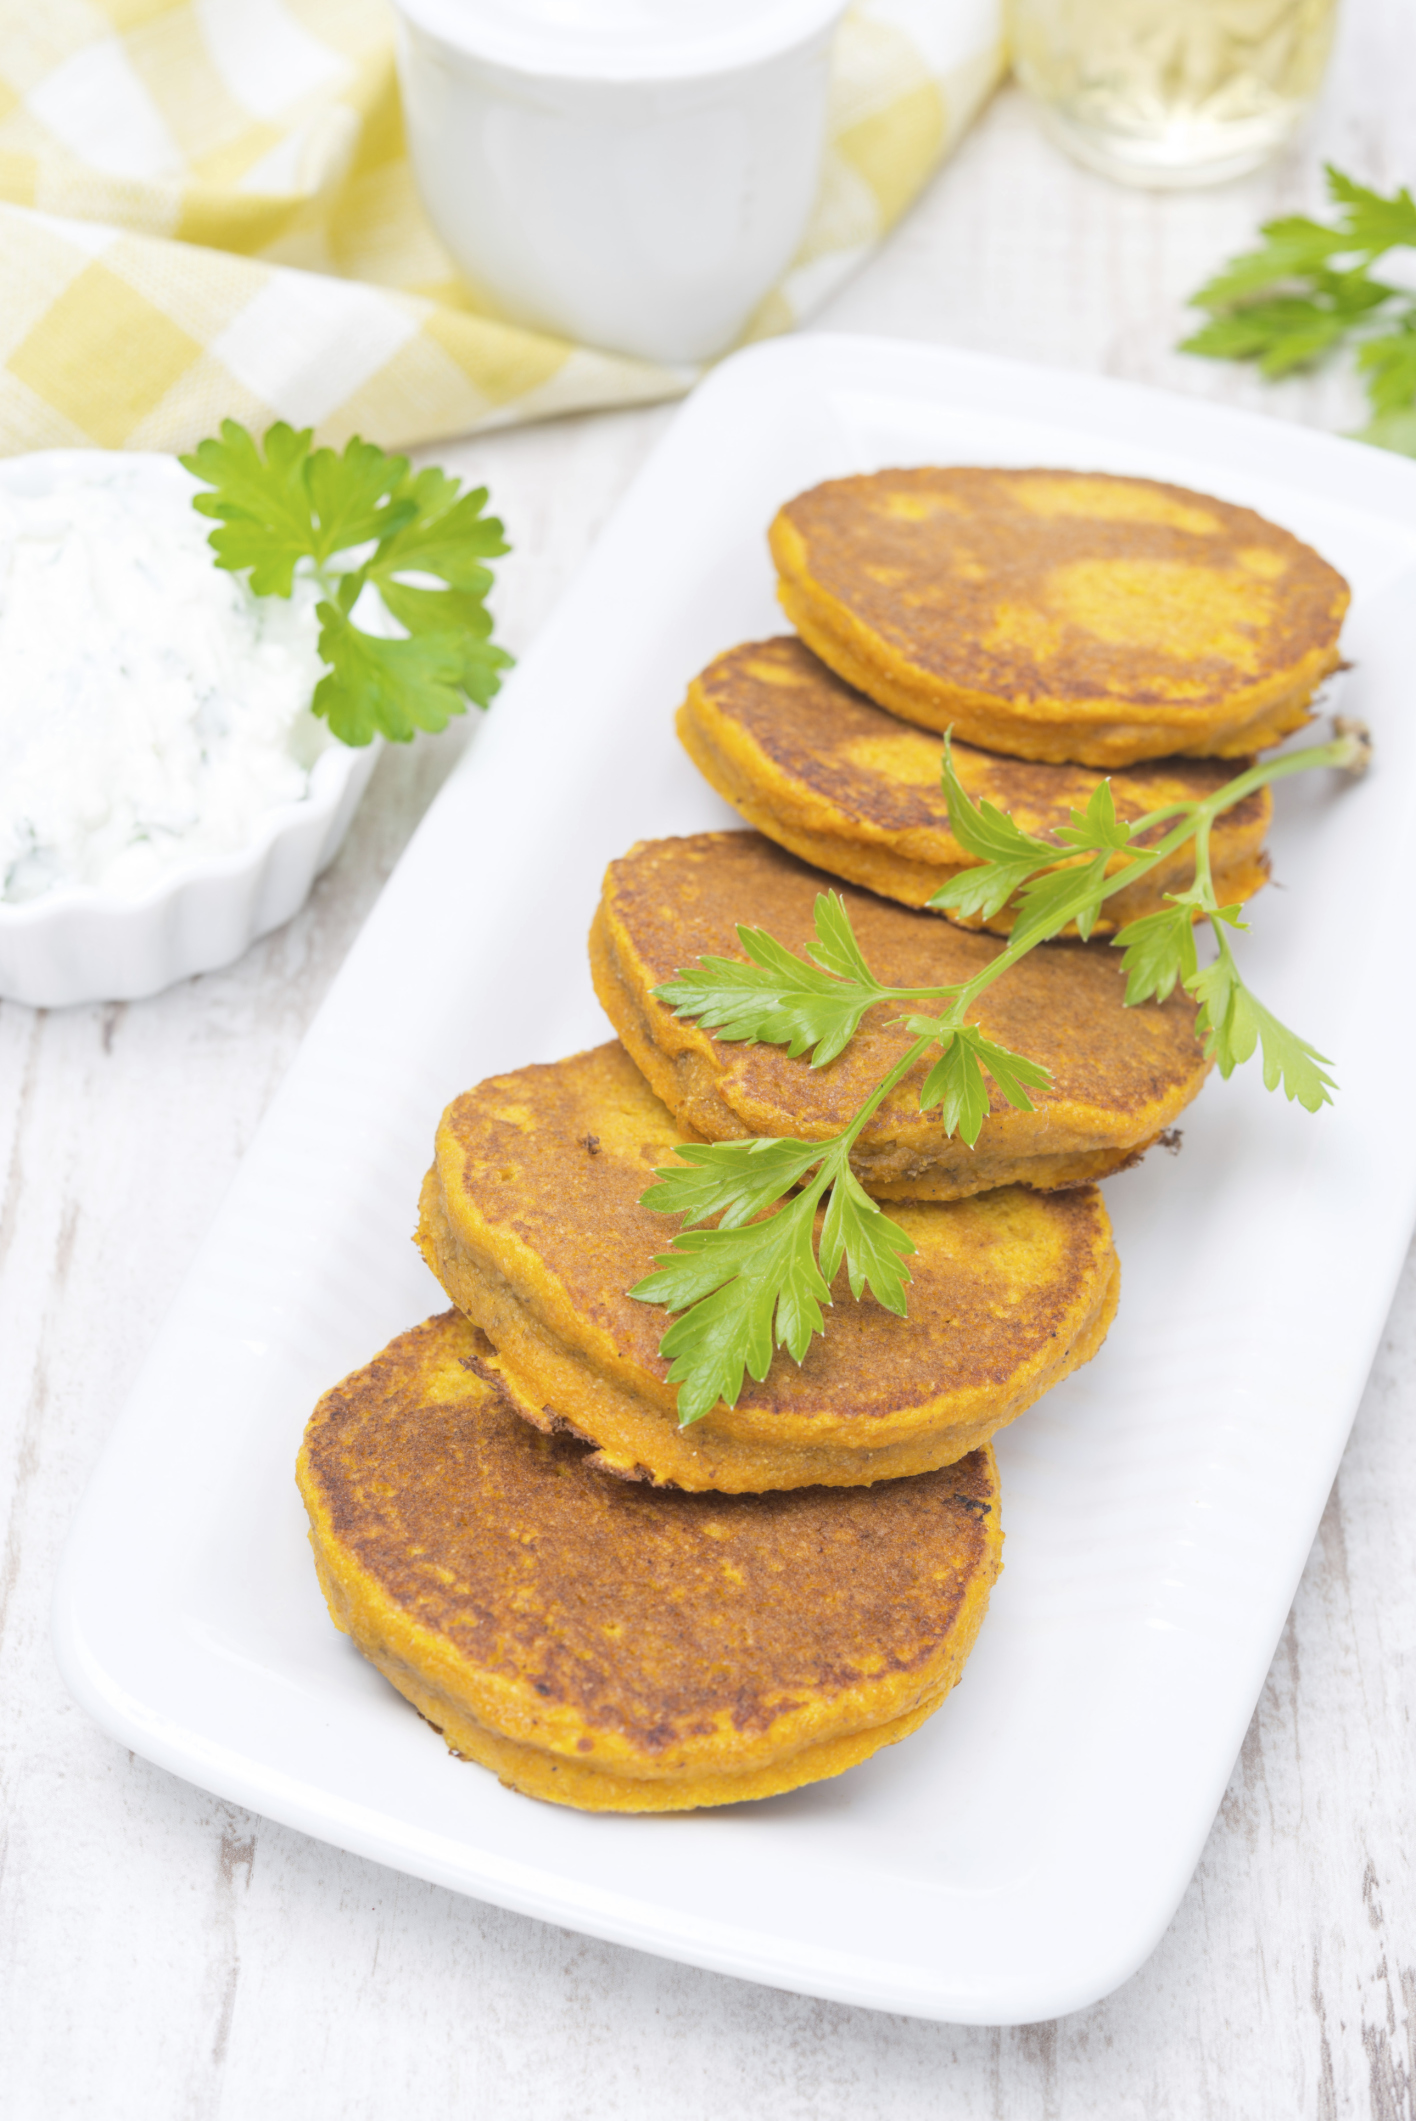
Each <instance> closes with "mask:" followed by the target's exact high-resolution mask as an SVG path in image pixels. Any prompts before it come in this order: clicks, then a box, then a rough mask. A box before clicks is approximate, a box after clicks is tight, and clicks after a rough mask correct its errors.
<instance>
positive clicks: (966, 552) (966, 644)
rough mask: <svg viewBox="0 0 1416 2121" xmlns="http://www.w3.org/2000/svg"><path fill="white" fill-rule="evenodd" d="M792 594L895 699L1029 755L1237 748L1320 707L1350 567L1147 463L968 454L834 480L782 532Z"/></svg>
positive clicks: (787, 597) (883, 693)
mask: <svg viewBox="0 0 1416 2121" xmlns="http://www.w3.org/2000/svg"><path fill="white" fill-rule="evenodd" d="M769 538H770V543H771V548H772V554H773V558H774V559H775V561H776V564H777V568H778V573H779V577H780V579H779V590H778V593H779V596H780V598H781V602H782V606H783V609H784V610H785V611H786V613H787V616H788V617H789V618H790V619H791V621H792V623H793V625H794V626H796V628H797V629H798V631H799V632H800V633H801V635H802V637H803V639H804V640H805V641H806V642H807V643H808V644H809V646H810V647H811V648H813V649H814V650H815V652H816V653H817V655H819V656H820V657H821V658H822V660H823V661H824V662H826V663H829V664H830V666H831V668H832V669H833V670H835V671H836V672H838V674H839V675H840V676H841V677H843V678H845V679H846V681H847V682H848V683H850V684H852V685H855V686H856V687H858V688H859V689H860V690H861V691H863V692H865V693H868V694H869V696H870V697H871V698H872V699H873V700H876V701H878V703H879V704H880V705H881V706H882V707H887V708H889V709H890V711H891V712H892V713H894V714H898V715H902V716H904V717H905V718H906V719H907V720H909V721H914V722H918V723H920V724H921V725H922V726H923V727H925V728H929V729H941V730H942V729H945V728H948V727H950V726H951V725H952V727H953V728H954V730H955V733H956V735H958V736H959V737H961V738H963V739H964V740H966V741H967V742H969V743H973V744H978V745H981V746H983V747H984V748H985V749H987V750H991V751H1000V752H1006V753H1009V754H1011V755H1013V756H1015V757H1019V758H1030V759H1045V760H1053V761H1058V762H1063V761H1067V760H1076V761H1081V762H1083V763H1085V764H1088V765H1094V766H1125V765H1130V764H1133V763H1135V761H1137V760H1139V759H1147V758H1162V757H1164V756H1166V755H1167V754H1168V753H1172V752H1183V753H1186V754H1188V755H1197V756H1201V757H1219V758H1234V757H1239V756H1242V755H1243V754H1245V753H1247V752H1251V751H1258V750H1262V749H1263V748H1264V747H1265V746H1266V745H1269V744H1274V743H1277V742H1278V741H1279V740H1280V739H1281V738H1282V737H1284V736H1286V735H1288V734H1289V733H1290V732H1291V731H1292V730H1294V729H1298V728H1301V727H1302V726H1303V723H1304V722H1305V721H1306V720H1307V719H1308V703H1309V701H1310V700H1311V698H1312V695H1313V692H1314V690H1315V689H1316V687H1317V686H1318V684H1319V683H1320V682H1321V680H1322V679H1323V678H1324V677H1325V676H1326V675H1327V674H1328V672H1329V671H1331V670H1334V669H1335V668H1336V667H1337V664H1338V661H1339V650H1338V634H1339V632H1340V630H1341V626H1342V620H1343V617H1344V616H1345V613H1346V610H1347V605H1348V602H1349V592H1348V588H1347V584H1346V583H1345V582H1344V581H1343V579H1342V577H1341V575H1339V574H1338V573H1337V572H1336V570H1335V569H1334V568H1332V567H1330V566H1329V565H1328V564H1327V562H1326V561H1325V560H1323V559H1321V558H1320V557H1319V556H1318V554H1317V553H1315V552H1314V551H1312V549H1311V548H1310V547H1309V546H1306V545H1304V544H1302V543H1301V542H1300V541H1299V540H1298V539H1297V538H1295V537H1293V536H1292V535H1291V534H1290V533H1289V532H1288V531H1285V530H1282V529H1280V528H1279V527H1278V526H1277V525H1276V524H1273V523H1270V522H1268V521H1267V520H1266V519H1265V518H1264V517H1263V516H1260V515H1258V514H1256V513H1255V512H1254V510H1252V509H1248V508H1236V507H1234V506H1232V505H1231V504H1230V503H1228V502H1224V501H1219V500H1215V499H1214V498H1212V497H1211V496H1209V495H1206V494H1198V493H1192V492H1190V491H1189V490H1188V489H1186V488H1184V487H1179V486H1169V485H1165V484H1163V483H1162V482H1160V481H1158V480H1153V479H1126V478H1118V477H1114V476H1112V475H1110V474H1107V473H1100V472H1058V471H1049V470H1046V469H1032V470H1018V471H1013V470H981V469H976V468H972V467H967V468H952V469H934V468H928V469H922V470H899V471H882V472H876V473H873V474H870V475H868V476H863V477H857V478H850V479H833V480H828V481H827V482H826V483H825V484H824V485H821V486H817V487H813V488H812V489H811V491H810V492H808V493H804V494H801V495H799V496H798V497H797V499H796V500H794V501H790V502H788V504H787V505H786V507H784V508H783V509H782V510H781V511H780V513H779V514H778V516H777V518H776V520H775V521H774V523H773V524H772V527H771V531H770V533H769Z"/></svg>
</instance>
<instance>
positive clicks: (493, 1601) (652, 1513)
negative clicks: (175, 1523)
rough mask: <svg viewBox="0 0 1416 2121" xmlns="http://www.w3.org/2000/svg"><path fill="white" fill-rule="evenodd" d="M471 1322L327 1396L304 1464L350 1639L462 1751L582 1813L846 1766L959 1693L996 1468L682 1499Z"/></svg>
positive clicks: (418, 1335) (329, 1582) (980, 1597)
mask: <svg viewBox="0 0 1416 2121" xmlns="http://www.w3.org/2000/svg"><path fill="white" fill-rule="evenodd" d="M478 1343H479V1336H478V1334H477V1332H476V1330H475V1329H474V1328H473V1327H472V1326H470V1325H469V1324H468V1323H467V1321H466V1320H465V1319H463V1318H462V1317H460V1316H459V1315H458V1313H456V1312H448V1313H447V1314H446V1315H444V1316H443V1317H440V1318H432V1319H429V1320H428V1321H427V1323H426V1324H424V1325H421V1326H417V1327H415V1328H414V1329H413V1331H412V1332H410V1333H404V1334H401V1335H400V1336H399V1338H398V1339H397V1340H395V1341H393V1342H392V1343H391V1344H390V1345H389V1346H388V1347H387V1348H386V1349H385V1350H384V1351H383V1353H382V1354H381V1355H379V1356H376V1357H375V1359H374V1360H373V1362H371V1363H370V1364H369V1365H368V1366H367V1368H365V1369H363V1370H359V1371H356V1372H355V1374H354V1375H353V1376H352V1377H348V1378H346V1379H345V1380H344V1382H343V1383H342V1384H340V1385H337V1386H335V1388H334V1390H333V1391H331V1392H327V1393H326V1394H325V1396H324V1398H323V1399H322V1400H321V1401H320V1403H319V1406H318V1407H317V1408H316V1409H315V1412H314V1414H313V1416H312V1417H311V1420H310V1423H309V1427H308V1428H307V1430H306V1432H305V1443H304V1448H303V1450H302V1451H301V1453H300V1462H299V1470H298V1479H299V1484H300V1492H301V1494H302V1496H303V1497H304V1501H305V1506H306V1508H307V1510H308V1511H309V1516H310V1543H311V1545H312V1546H313V1548H314V1552H315V1563H316V1567H317V1568H318V1571H319V1578H320V1584H321V1587H322V1589H323V1591H324V1594H325V1597H326V1599H327V1601H328V1604H329V1609H330V1614H331V1617H332V1618H333V1620H334V1622H335V1625H336V1626H337V1627H339V1628H341V1629H343V1630H344V1632H345V1633H346V1634H348V1635H350V1636H352V1638H353V1640H354V1641H355V1643H356V1644H357V1645H358V1647H359V1648H360V1649H361V1650H362V1651H363V1653H364V1655H365V1656H366V1657H368V1658H369V1659H371V1660H372V1662H373V1663H374V1664H375V1665H376V1666H377V1667H378V1669H379V1670H380V1671H381V1672H382V1673H383V1674H384V1676H385V1678H387V1679H389V1680H390V1681H391V1682H392V1683H393V1685H394V1686H395V1687H397V1689H398V1691H399V1692H400V1693H401V1694H403V1695H405V1696H406V1698H407V1699H408V1700H409V1701H411V1702H412V1703H413V1705H414V1707H415V1708H416V1709H418V1710H419V1712H420V1713H421V1714H422V1715H423V1716H424V1717H426V1718H427V1720H428V1722H430V1723H431V1724H432V1725H433V1726H434V1727H435V1728H436V1729H437V1730H438V1731H440V1732H441V1734H442V1736H443V1738H444V1739H445V1741H446V1743H447V1745H448V1746H449V1748H450V1749H451V1750H452V1751H453V1752H454V1753H455V1754H457V1755H459V1756H461V1757H465V1758H468V1759H472V1760H477V1761H480V1762H481V1763H482V1765H483V1766H485V1767H489V1768H491V1769H492V1770H493V1771H494V1772H495V1773H496V1774H498V1775H499V1776H500V1777H501V1779H502V1781H503V1782H504V1783H507V1784H509V1785H510V1786H511V1787H512V1788H513V1789H518V1790H524V1791H526V1792H527V1793H528V1794H529V1795H531V1796H536V1797H544V1798H549V1799H550V1800H551V1801H552V1802H554V1803H558V1804H567V1805H574V1806H578V1807H579V1808H581V1809H583V1810H586V1811H622V1812H654V1811H686V1810H690V1809H692V1808H694V1807H695V1806H699V1805H713V1804H731V1803H734V1802H736V1801H738V1800H739V1799H741V1798H747V1797H767V1796H771V1795H772V1794H774V1793H775V1792H777V1791H780V1790H790V1789H796V1788H798V1787H799V1786H800V1785H801V1784H803V1783H807V1782H815V1781H819V1780H821V1779H822V1778H823V1777H825V1776H828V1775H837V1774H839V1773H840V1772H841V1771H842V1769H844V1768H848V1767H851V1766H853V1765H854V1764H855V1763H856V1762H857V1761H859V1760H864V1759H865V1758H866V1757H867V1756H868V1755H869V1754H871V1753H873V1752H875V1751H877V1750H878V1748H879V1747H881V1746H882V1745H889V1744H891V1743H892V1742H893V1741H894V1740H895V1739H897V1738H902V1737H904V1736H905V1734H906V1733H907V1732H909V1731H912V1730H914V1729H915V1727H916V1726H917V1725H918V1724H920V1723H922V1722H923V1721H924V1719H925V1717H926V1716H928V1715H930V1714H932V1712H933V1711H934V1710H935V1709H936V1708H938V1706H939V1704H940V1702H941V1701H942V1700H943V1699H944V1696H945V1695H946V1694H947V1693H948V1692H949V1689H950V1688H951V1687H952V1686H953V1685H954V1684H955V1682H956V1681H957V1680H958V1678H959V1674H960V1672H961V1670H962V1668H963V1664H964V1660H965V1658H966V1657H967V1656H968V1653H969V1650H970V1649H971V1648H972V1646H973V1641H974V1637H975V1635H976V1634H977V1632H978V1628H979V1624H980V1622H981V1621H982V1619H983V1615H984V1612H985V1609H986V1607H987V1604H988V1594H989V1591H990V1588H991V1586H992V1584H993V1580H994V1578H995V1577H996V1575H997V1574H998V1569H999V1566H1000V1549H1001V1545H1002V1533H1001V1530H1000V1527H999V1522H998V1481H997V1469H996V1467H995V1465H994V1461H993V1454H992V1452H991V1451H989V1450H986V1449H985V1450H981V1451H976V1452H974V1453H973V1454H972V1455H971V1456H970V1457H968V1458H965V1459H964V1460H963V1461H962V1462H961V1463H960V1464H958V1465H956V1466H950V1467H949V1468H948V1470H947V1471H945V1472H941V1473H926V1474H923V1475H921V1476H918V1477H917V1478H915V1479H912V1480H899V1481H894V1482H891V1483H890V1484H889V1485H888V1486H887V1487H885V1488H883V1489H877V1490H874V1491H873V1492H871V1493H865V1492H857V1491H854V1490H850V1489H845V1490H842V1489H825V1488H803V1489H798V1490H796V1491H794V1492H793V1493H790V1494H775V1495H742V1496H722V1495H711V1496H710V1495H682V1494H673V1493H667V1494H665V1493H658V1492H656V1491H654V1490H652V1489H647V1488H637V1487H634V1486H631V1485H627V1484H626V1483H624V1482H622V1481H615V1480H607V1479H606V1478H605V1477H604V1476H603V1474H600V1473H598V1472H596V1471H595V1469H594V1467H593V1465H592V1464H591V1462H590V1454H589V1453H588V1452H587V1450H586V1448H585V1446H584V1445H583V1444H579V1443H577V1442H575V1441H574V1440H573V1439H572V1438H570V1437H568V1436H545V1435H542V1434H540V1433H539V1432H538V1431H537V1430H535V1429H532V1428H530V1427H528V1426H527V1424H526V1423H525V1422H523V1421H520V1420H518V1418H517V1416H516V1415H515V1414H514V1413H513V1412H512V1411H511V1409H510V1407H509V1406H508V1405H507V1403H506V1401H505V1399H504V1398H503V1397H502V1395H501V1393H500V1392H499V1391H498V1390H497V1388H496V1386H495V1384H494V1383H491V1382H489V1381H488V1380H487V1378H486V1377H485V1376H484V1375H483V1374H482V1373H481V1370H480V1367H479V1358H478V1355H477V1347H478Z"/></svg>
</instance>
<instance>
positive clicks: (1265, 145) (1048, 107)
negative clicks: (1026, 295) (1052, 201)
mask: <svg viewBox="0 0 1416 2121" xmlns="http://www.w3.org/2000/svg"><path fill="white" fill-rule="evenodd" d="M1336 11H1337V8H1336V0H1007V16H1008V24H1009V30H1010V34H1011V39H1012V47H1013V65H1014V69H1015V71H1016V73H1017V76H1018V79H1019V81H1020V82H1021V84H1022V86H1023V88H1024V89H1025V90H1026V91H1027V93H1028V94H1029V96H1031V97H1032V99H1033V101H1034V103H1035V104H1036V106H1037V108H1038V112H1039V115H1040V116H1041V118H1042V121H1043V124H1044V125H1045V126H1046V128H1047V130H1048V132H1049V133H1050V134H1051V135H1052V137H1053V138H1054V139H1055V140H1056V141H1057V142H1058V144H1059V145H1060V146H1062V147H1065V148H1066V149H1067V151H1068V153H1069V154H1071V155H1073V156H1075V157H1076V159H1077V160H1078V161H1079V162H1084V163H1086V164H1087V165H1088V167H1089V168H1092V169H1097V170H1100V171H1101V172H1102V174H1103V175H1104V176H1108V177H1116V178H1119V179H1120V180H1121V181H1122V182H1123V183H1128V184H1145V185H1152V186H1160V187H1174V186H1180V185H1188V184H1219V183H1222V182H1223V181H1224V180H1225V179H1227V178H1229V177H1238V176H1242V175H1243V174H1244V173H1245V171H1246V170H1250V169H1256V168H1257V167H1258V165H1259V164H1260V163H1261V162H1263V161H1266V160H1267V158H1268V157H1269V156H1270V155H1271V154H1272V153H1273V152H1274V151H1275V149H1277V148H1279V147H1281V146H1282V145H1283V143H1284V141H1285V140H1287V139H1288V137H1289V136H1290V134H1291V133H1293V132H1294V131H1295V130H1296V128H1297V126H1298V125H1299V123H1300V122H1301V120H1302V118H1303V116H1304V114H1305V112H1306V111H1307V109H1308V107H1309V105H1310V104H1311V103H1312V101H1313V98H1314V97H1315V96H1316V94H1317V92H1318V88H1319V86H1320V84H1321V82H1322V77H1323V70H1324V68H1325V67H1326V65H1327V59H1328V52H1329V50H1330V49H1331V45H1332V32H1333V21H1334V17H1335V15H1336Z"/></svg>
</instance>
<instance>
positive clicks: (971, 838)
mask: <svg viewBox="0 0 1416 2121" xmlns="http://www.w3.org/2000/svg"><path fill="white" fill-rule="evenodd" d="M940 780H941V783H942V785H943V789H944V799H945V802H946V803H947V804H948V806H949V829H950V831H951V832H952V833H953V835H954V837H955V839H956V840H957V841H958V843H959V845H960V846H961V847H962V848H963V850H964V852H965V853H966V854H971V855H972V856H973V857H974V862H975V864H976V865H977V866H975V867H972V868H968V869H965V870H962V871H961V872H960V874H959V875H958V876H956V877H952V878H951V879H950V881H949V882H948V883H947V884H945V885H944V887H943V889H942V890H940V891H936V892H935V894H934V896H933V898H932V899H931V900H930V901H929V903H930V905H931V906H932V907H934V908H936V909H937V910H938V911H940V912H944V911H950V912H954V913H961V914H963V915H964V916H965V917H966V918H967V917H968V916H969V915H971V914H975V913H976V914H978V915H979V916H980V917H981V918H982V919H983V920H991V919H992V917H993V915H994V914H995V913H997V912H998V910H999V908H1000V907H1002V906H1005V905H1006V904H1007V903H1008V900H1009V899H1010V898H1011V897H1012V896H1013V893H1014V892H1015V891H1016V890H1017V888H1018V886H1019V885H1020V884H1021V883H1023V882H1024V881H1025V880H1026V879H1027V878H1028V877H1030V876H1031V875H1032V874H1033V871H1034V870H1035V869H1036V868H1037V866H1038V863H1039V862H1040V861H1042V862H1049V863H1050V862H1055V861H1056V860H1057V849H1056V848H1055V847H1052V846H1049V844H1048V842H1047V841H1046V840H1040V839H1035V838H1034V837H1033V835H1032V834H1031V833H1030V832H1023V831H1021V830H1020V829H1019V827H1018V826H1017V825H1015V824H1014V823H1013V820H1012V819H1011V818H1010V817H1009V816H1008V815H1007V813H1006V811H1002V810H999V809H998V808H997V807H996V805H995V804H993V803H990V802H989V801H988V800H987V799H986V798H985V799H983V800H982V801H980V802H977V803H975V801H974V800H973V797H972V796H971V795H970V794H969V792H968V790H967V788H965V786H964V784H963V782H962V781H961V780H960V779H959V776H958V774H957V773H956V772H955V770H954V754H953V746H952V744H951V742H950V737H949V734H948V732H946V733H945V737H944V758H943V762H942V765H941V767H940Z"/></svg>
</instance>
